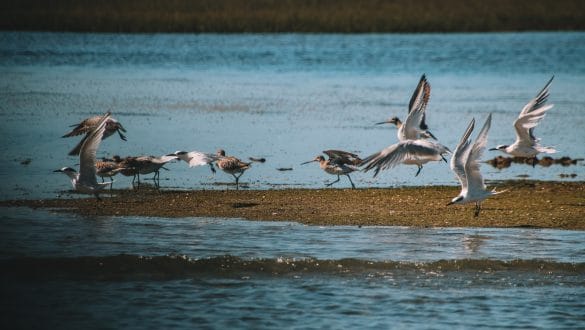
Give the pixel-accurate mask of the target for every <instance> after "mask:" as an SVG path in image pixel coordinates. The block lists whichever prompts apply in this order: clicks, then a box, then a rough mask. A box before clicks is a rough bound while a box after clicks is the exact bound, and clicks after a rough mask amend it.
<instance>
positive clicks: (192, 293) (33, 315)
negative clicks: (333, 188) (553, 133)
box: [0, 208, 585, 328]
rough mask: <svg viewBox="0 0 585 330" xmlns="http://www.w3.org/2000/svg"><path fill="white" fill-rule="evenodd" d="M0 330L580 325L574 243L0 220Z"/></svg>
mask: <svg viewBox="0 0 585 330" xmlns="http://www.w3.org/2000/svg"><path fill="white" fill-rule="evenodd" d="M1 225H2V229H3V230H2V233H1V234H0V236H1V237H0V238H1V240H0V244H1V245H0V251H2V255H1V256H0V264H1V267H0V268H1V269H2V271H1V272H0V274H1V277H2V285H1V286H0V288H1V289H2V291H3V297H4V298H6V299H8V300H9V301H10V304H7V305H5V306H4V310H3V313H6V315H5V316H8V318H4V320H5V321H6V322H9V323H11V324H13V325H19V326H31V325H34V324H39V323H42V324H46V325H50V327H53V326H58V327H60V328H79V327H82V328H107V327H114V328H119V327H128V328H144V327H148V328H161V327H164V328H168V327H179V328H190V327H194V326H195V327H205V328H225V327H229V328H241V327H243V328H250V327H252V328H282V327H285V328H291V327H292V328H297V327H299V328H348V327H359V328H379V327H404V328H410V327H418V328H427V327H429V326H430V324H429V322H432V328H453V327H458V326H463V327H471V326H474V327H480V328H494V327H496V328H497V327H529V328H551V327H554V328H558V327H560V328H580V327H582V326H583V324H584V322H585V314H584V313H583V311H584V310H585V309H584V307H585V305H584V304H583V301H584V300H583V299H584V298H585V285H584V284H585V245H584V244H583V241H584V240H585V235H584V234H583V233H582V232H573V231H558V230H536V229H473V228H471V229H464V228H449V229H443V228H434V229H423V228H406V227H351V226H340V227H315V226H304V225H300V224H296V223H284V222H278V223H277V222H250V221H241V220H235V219H231V220H229V219H209V218H183V219H164V218H136V217H124V218H116V217H115V218H109V217H103V218H84V217H79V216H70V215H64V214H56V213H50V212H46V211H32V210H28V209H17V208H15V209H7V210H6V209H5V210H3V217H2V222H1Z"/></svg>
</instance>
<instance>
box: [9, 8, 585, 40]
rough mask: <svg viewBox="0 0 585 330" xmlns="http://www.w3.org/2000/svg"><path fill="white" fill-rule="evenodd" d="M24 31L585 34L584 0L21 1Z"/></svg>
mask: <svg viewBox="0 0 585 330" xmlns="http://www.w3.org/2000/svg"><path fill="white" fill-rule="evenodd" d="M0 17H1V19H0V28H1V29H2V30H25V31H77V32H131V33H133V32H137V33H157V32H184V33H211V32H218V33H242V32H244V33H280V32H309V33H319V32H327V33H382V32H488V31H551V30H552V31H554V30H564V31H572V30H584V29H585V1H582V0H484V1H470V0H97V1H96V0H53V1H50V0H19V1H2V2H0Z"/></svg>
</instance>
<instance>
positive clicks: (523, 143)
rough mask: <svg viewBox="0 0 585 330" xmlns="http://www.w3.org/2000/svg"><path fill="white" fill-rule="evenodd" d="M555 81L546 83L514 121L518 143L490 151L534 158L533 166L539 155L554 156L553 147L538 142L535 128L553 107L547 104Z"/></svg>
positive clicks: (500, 146) (551, 79)
mask: <svg viewBox="0 0 585 330" xmlns="http://www.w3.org/2000/svg"><path fill="white" fill-rule="evenodd" d="M553 79H554V76H552V77H551V78H550V80H549V81H548V82H547V83H546V85H545V86H544V88H543V89H542V90H541V91H540V92H539V93H538V94H537V95H536V97H534V98H533V99H532V100H530V101H529V102H528V103H527V104H526V105H525V106H524V108H522V111H520V115H519V116H518V118H517V119H516V120H515V121H514V129H515V130H516V141H515V142H514V144H512V145H499V146H497V147H495V148H491V149H490V150H500V151H502V152H505V153H507V154H510V155H512V156H515V157H522V158H532V159H533V162H532V166H536V163H537V158H536V156H537V155H538V154H539V153H547V154H552V153H555V152H556V150H555V149H554V148H551V147H543V146H541V145H540V144H539V143H538V142H539V141H540V139H538V138H537V137H535V136H534V128H535V127H536V126H537V125H538V123H540V121H541V120H542V118H544V116H545V115H546V112H547V111H548V110H549V109H551V108H552V107H553V105H552V104H545V103H546V101H547V100H548V96H549V91H548V89H549V87H550V84H551V83H552V81H553Z"/></svg>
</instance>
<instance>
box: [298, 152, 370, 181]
mask: <svg viewBox="0 0 585 330" xmlns="http://www.w3.org/2000/svg"><path fill="white" fill-rule="evenodd" d="M323 153H324V154H326V155H327V156H328V157H329V159H327V160H326V159H325V157H323V156H321V155H319V156H317V157H315V159H313V160H310V161H308V162H304V163H301V165H304V164H308V163H312V162H318V163H319V167H320V168H321V169H322V170H323V171H325V172H326V173H329V174H332V175H337V180H335V181H333V182H330V183H328V184H326V186H331V185H333V184H334V183H336V182H339V180H340V175H345V176H346V177H347V178H348V179H349V182H350V183H351V188H352V189H355V185H354V184H353V181H352V180H351V177H350V176H349V173H351V172H354V171H358V170H359V168H358V166H359V165H360V164H361V162H362V160H361V159H360V158H359V157H358V155H356V154H353V153H351V152H346V151H341V150H325V151H323Z"/></svg>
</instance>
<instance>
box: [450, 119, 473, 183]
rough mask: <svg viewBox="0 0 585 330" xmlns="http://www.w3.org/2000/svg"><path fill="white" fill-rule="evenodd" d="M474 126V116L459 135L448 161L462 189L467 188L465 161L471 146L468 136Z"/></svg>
mask: <svg viewBox="0 0 585 330" xmlns="http://www.w3.org/2000/svg"><path fill="white" fill-rule="evenodd" d="M474 127H475V118H473V119H472V120H471V122H470V123H469V125H468V126H467V129H466V130H465V133H463V136H462V137H461V140H460V141H459V144H457V147H456V148H455V151H454V152H453V157H451V163H450V166H451V170H452V171H453V173H455V175H456V176H457V180H459V183H460V184H461V190H462V191H466V190H467V175H466V174H465V162H466V160H467V158H468V156H469V149H470V146H471V140H470V139H469V137H470V136H471V132H473V129H474Z"/></svg>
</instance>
